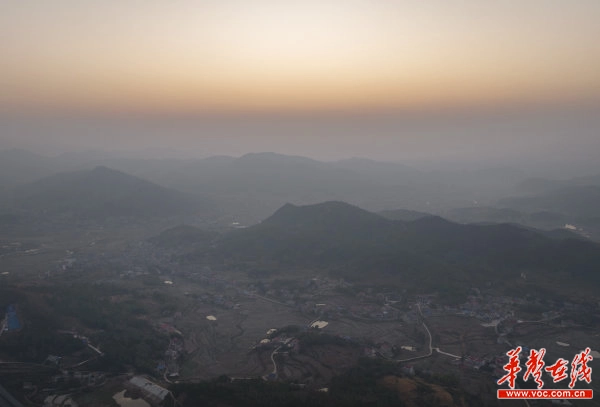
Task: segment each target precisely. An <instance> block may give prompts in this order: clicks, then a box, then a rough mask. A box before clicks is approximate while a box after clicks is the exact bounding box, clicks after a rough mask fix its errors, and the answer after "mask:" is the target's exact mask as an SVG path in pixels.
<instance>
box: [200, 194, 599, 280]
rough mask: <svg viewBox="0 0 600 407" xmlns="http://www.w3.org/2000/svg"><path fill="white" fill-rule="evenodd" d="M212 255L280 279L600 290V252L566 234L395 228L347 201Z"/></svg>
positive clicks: (238, 238) (227, 243) (241, 235)
mask: <svg viewBox="0 0 600 407" xmlns="http://www.w3.org/2000/svg"><path fill="white" fill-rule="evenodd" d="M563 237H566V238H563ZM212 256H213V257H214V259H215V260H217V261H227V262H228V264H238V265H240V266H242V267H258V268H263V269H272V270H273V271H274V272H275V271H281V270H294V269H298V270H300V269H319V270H323V271H328V272H331V273H333V274H334V275H338V276H343V277H346V278H350V279H353V280H367V279H377V278H378V277H385V279H386V280H387V281H394V280H395V281H396V282H404V283H407V284H412V283H417V282H418V284H428V285H432V286H442V285H450V286H452V285H454V286H457V285H469V284H472V283H474V282H475V281H478V282H486V281H493V282H499V283H500V282H507V281H509V280H515V279H519V278H520V277H521V273H522V272H523V273H527V274H528V275H531V276H537V278H538V279H540V281H544V280H545V281H550V278H551V277H552V278H557V279H560V280H562V279H565V278H566V279H570V281H578V282H580V283H581V282H583V281H585V282H587V284H595V285H596V286H597V285H598V284H599V283H600V274H599V273H598V269H599V267H600V246H599V245H597V244H595V243H592V242H588V241H581V240H577V239H570V238H569V235H568V234H567V235H565V236H563V235H561V234H556V236H553V237H550V236H545V235H543V234H542V233H538V232H537V231H534V230H531V229H526V228H522V227H518V226H514V225H510V224H498V225H487V226H483V225H460V224H456V223H453V222H450V221H447V220H445V219H442V218H439V217H434V216H430V217H424V218H421V219H418V220H415V221H410V222H405V221H396V220H390V219H386V218H384V217H382V216H380V215H377V214H374V213H371V212H368V211H365V210H363V209H360V208H358V207H355V206H352V205H349V204H346V203H343V202H326V203H321V204H316V205H308V206H294V205H290V204H288V205H285V206H283V207H282V208H280V209H279V210H278V211H277V212H275V213H274V214H273V215H272V216H271V217H269V218H268V219H266V220H265V221H263V222H262V223H260V224H258V225H255V226H252V227H249V228H247V229H243V230H238V231H235V232H232V233H230V234H228V235H226V236H225V237H224V238H223V239H222V240H221V241H220V242H219V243H218V245H217V247H216V249H214V251H213V253H212ZM556 281H558V280H556Z"/></svg>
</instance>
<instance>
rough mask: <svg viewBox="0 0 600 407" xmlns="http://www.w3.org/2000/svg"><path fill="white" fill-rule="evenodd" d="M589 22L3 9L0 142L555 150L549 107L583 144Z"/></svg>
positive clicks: (94, 5)
mask: <svg viewBox="0 0 600 407" xmlns="http://www.w3.org/2000/svg"><path fill="white" fill-rule="evenodd" d="M599 21H600V1H597V0H570V1H563V0H520V1H518V0H514V1H509V0H503V1H502V0H498V1H481V0H462V1H458V0H457V1H453V0H429V1H423V0H404V1H400V0H385V1H384V0H302V1H287V0H195V1H192V0H172V1H168V2H166V1H160V2H158V1H157V2H151V1H144V0H135V1H134V0H130V1H127V0H88V1H78V0H52V1H46V0H38V1H32V0H19V1H7V2H3V3H2V6H1V12H0V113H1V114H2V116H1V117H2V120H3V122H4V125H3V126H2V127H1V128H0V131H2V135H1V137H2V138H1V139H0V141H2V142H3V144H4V145H6V146H12V145H23V146H30V145H36V144H37V145H39V146H42V145H44V146H48V147H51V146H52V145H56V146H59V145H60V146H61V147H60V148H63V147H64V146H68V145H69V144H71V145H72V146H74V147H76V148H84V147H93V148H98V147H102V146H104V145H105V144H106V146H105V147H106V148H107V149H110V148H111V147H113V148H121V147H122V148H132V147H137V146H139V145H140V144H142V145H144V147H151V148H174V149H179V150H182V149H183V150H186V149H188V148H193V149H200V150H203V151H206V150H210V149H212V150H214V152H215V153H232V154H235V153H238V152H244V151H255V150H275V151H283V152H288V153H290V152H291V153H293V152H295V151H297V152H298V153H302V154H307V153H309V155H313V156H314V155H319V154H321V155H322V156H335V155H336V154H337V155H346V156H347V155H370V156H377V157H386V158H392V156H394V157H396V156H397V157H401V156H402V154H400V152H404V153H408V154H412V153H415V154H417V153H419V154H426V152H427V151H429V150H430V148H431V146H434V145H435V146H438V147H439V148H442V149H445V151H444V152H446V153H452V151H450V149H451V148H452V147H453V146H454V148H455V149H456V150H460V151H459V152H461V151H462V152H463V153H464V152H466V150H465V148H466V149H470V150H474V151H477V149H476V148H475V147H477V146H478V145H480V146H483V147H486V146H488V149H491V150H495V149H496V147H495V146H496V145H500V144H502V142H501V141H502V140H512V141H510V142H509V141H506V142H505V143H504V144H502V145H503V147H505V148H508V147H510V143H514V142H516V141H515V140H514V138H515V137H516V136H515V135H514V134H513V135H512V136H510V135H507V136H505V135H503V134H504V133H503V130H502V127H503V126H504V127H506V128H508V129H510V128H511V126H513V127H514V126H517V127H518V128H520V129H521V130H522V131H521V133H520V134H521V136H523V137H525V140H527V143H526V146H527V147H528V148H532V146H533V143H536V142H540V143H546V142H548V143H550V144H551V145H560V144H561V143H562V144H564V140H561V137H562V136H561V134H562V135H564V134H563V133H564V131H563V130H564V129H561V130H560V131H559V132H554V133H553V132H552V130H553V129H554V128H556V126H554V125H550V124H549V123H550V122H549V121H548V120H549V119H546V118H543V116H544V112H545V114H546V115H548V116H551V119H552V118H553V120H556V118H557V117H559V118H563V117H568V118H569V119H567V120H571V122H572V123H571V124H572V125H573V126H574V127H573V128H572V131H571V132H570V133H571V137H572V140H571V142H575V143H579V144H581V145H582V146H588V147H587V148H589V146H591V145H593V146H597V144H596V143H595V142H596V138H600V135H599V134H598V131H599V130H600V129H599V128H598V127H596V126H597V124H598V122H597V121H594V119H593V117H594V115H595V112H596V111H595V109H596V108H597V107H598V102H599V101H600V46H598V39H599V38H600V23H599ZM518 111H525V113H521V114H519V115H518V116H519V118H518V119H515V116H514V112H518ZM506 112H508V113H506ZM527 112H531V114H532V116H531V120H534V119H535V120H542V121H540V122H539V123H537V124H535V123H534V124H532V123H528V120H529V119H527V114H529V113H527ZM573 112H575V113H573ZM581 112H583V113H581ZM503 114H508V116H507V118H506V119H503V118H502V115H503ZM573 114H575V116H576V117H585V118H584V119H582V120H583V121H582V120H580V119H577V120H575V119H573V117H575V116H573ZM582 114H583V116H581V115H582ZM578 115H579V116H578ZM414 116H416V118H415V117H414ZM490 117H492V118H494V119H493V120H495V121H494V122H493V123H495V124H493V123H492V122H489V123H490V126H487V125H486V123H487V122H486V121H485V120H487V118H490ZM182 118H185V120H184V119H182ZM315 118H317V119H315ZM349 118H352V120H348V119H349ZM360 118H362V119H360ZM49 120H50V122H51V123H49ZM179 120H182V122H179ZM505 120H506V121H507V123H508V124H506V123H504V121H505ZM559 120H560V121H561V123H563V124H564V122H565V121H564V120H562V119H559ZM465 121H468V122H469V124H468V125H467V127H465V128H464V129H463V128H461V127H460V126H461V123H463V124H464V123H465ZM513 121H514V122H515V123H519V124H516V125H513V124H510V123H513ZM134 122H135V123H134ZM259 122H260V123H259ZM144 123H145V124H144ZM257 123H259V124H257ZM503 123H504V124H503ZM449 124H450V127H451V128H446V127H445V126H446V125H449ZM144 126H145V127H144ZM528 126H529V127H528ZM558 127H559V128H560V126H558ZM132 128H135V131H134V130H132ZM541 129H543V132H542V131H541ZM150 130H152V131H150ZM161 130H162V131H164V132H167V131H168V133H169V134H168V135H165V134H164V133H161ZM504 130H506V129H504ZM149 133H152V134H149ZM444 133H446V135H444ZM463 133H468V134H467V136H461V134H463ZM365 138H367V139H368V140H370V141H372V143H368V142H366V141H365ZM498 138H500V140H499V139H498ZM325 140H327V141H326V142H325ZM586 143H587V144H586ZM108 144H110V146H109V145H108ZM308 144H310V145H308ZM324 144H326V145H324ZM377 144H379V145H380V147H376V145H377ZM369 146H370V147H369ZM0 147H2V146H1V145H0ZM269 147H271V148H269ZM546 147H547V146H546ZM390 148H393V149H396V150H397V151H398V153H397V154H396V153H395V152H394V151H390ZM507 151H514V149H513V150H511V149H510V148H508V150H507Z"/></svg>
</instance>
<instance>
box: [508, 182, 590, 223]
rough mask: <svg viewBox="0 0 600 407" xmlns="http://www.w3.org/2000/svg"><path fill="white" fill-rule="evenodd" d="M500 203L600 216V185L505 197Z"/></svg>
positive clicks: (578, 214) (518, 207)
mask: <svg viewBox="0 0 600 407" xmlns="http://www.w3.org/2000/svg"><path fill="white" fill-rule="evenodd" d="M499 204H500V205H502V206H504V207H508V208H515V209H518V210H522V211H527V212H539V211H549V212H558V213H563V214H566V215H570V216H575V217H580V218H581V217H598V216H600V186H593V185H588V186H572V187H565V188H560V189H557V190H554V191H552V192H547V193H543V194H539V195H535V196H528V197H514V198H505V199H502V200H500V201H499Z"/></svg>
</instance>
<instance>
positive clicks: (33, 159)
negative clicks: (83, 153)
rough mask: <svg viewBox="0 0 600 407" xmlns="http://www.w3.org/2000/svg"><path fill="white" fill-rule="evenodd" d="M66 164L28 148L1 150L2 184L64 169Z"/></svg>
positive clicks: (29, 179) (9, 184) (14, 182)
mask: <svg viewBox="0 0 600 407" xmlns="http://www.w3.org/2000/svg"><path fill="white" fill-rule="evenodd" d="M65 168H67V167H66V166H65V165H64V164H61V163H60V162H58V161H56V160H54V159H52V158H50V157H45V156H41V155H38V154H35V153H32V152H30V151H27V150H18V149H12V150H0V185H3V186H9V187H10V186H14V185H18V184H21V183H25V182H31V181H34V180H36V179H38V178H40V177H43V176H46V175H48V174H53V173H55V172H58V171H61V170H64V169H65Z"/></svg>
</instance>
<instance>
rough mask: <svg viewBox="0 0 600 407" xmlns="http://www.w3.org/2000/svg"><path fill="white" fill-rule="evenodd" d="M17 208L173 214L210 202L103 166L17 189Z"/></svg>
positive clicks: (88, 213) (97, 214)
mask: <svg viewBox="0 0 600 407" xmlns="http://www.w3.org/2000/svg"><path fill="white" fill-rule="evenodd" d="M12 203H13V207H15V208H18V209H19V210H26V211H31V212H37V213H44V214H46V215H53V214H72V215H76V216H89V217H92V218H98V217H100V218H102V217H109V216H134V217H139V216H169V215H176V214H181V213H193V212H195V211H198V212H201V211H205V210H207V209H208V208H209V207H210V203H209V202H208V201H203V200H201V199H199V198H197V197H194V196H190V195H187V194H184V193H182V192H179V191H175V190H171V189H168V188H164V187H161V186H158V185H156V184H153V183H151V182H149V181H145V180H143V179H140V178H137V177H134V176H131V175H128V174H125V173H123V172H120V171H117V170H113V169H110V168H107V167H104V166H99V167H96V168H94V169H93V170H89V171H76V172H65V173H59V174H55V175H51V176H49V177H46V178H42V179H39V180H37V181H35V182H32V183H29V184H25V185H21V186H19V187H17V188H15V189H14V191H13V198H12Z"/></svg>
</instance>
